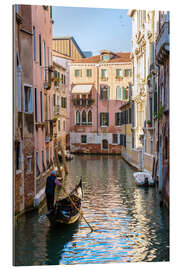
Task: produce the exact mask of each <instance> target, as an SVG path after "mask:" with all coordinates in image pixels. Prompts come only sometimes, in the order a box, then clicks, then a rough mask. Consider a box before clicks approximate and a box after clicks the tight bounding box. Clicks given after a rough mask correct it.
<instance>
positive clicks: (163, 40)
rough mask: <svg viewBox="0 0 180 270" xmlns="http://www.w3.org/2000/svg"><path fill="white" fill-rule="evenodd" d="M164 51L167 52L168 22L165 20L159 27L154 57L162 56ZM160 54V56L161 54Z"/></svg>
mask: <svg viewBox="0 0 180 270" xmlns="http://www.w3.org/2000/svg"><path fill="white" fill-rule="evenodd" d="M163 51H164V52H167V53H168V52H169V23H168V22H165V23H164V24H163V26H162V28H161V31H160V33H159V36H158V38H157V41H156V49H155V53H156V57H158V58H162V57H163V56H164V53H163ZM161 54H162V56H161Z"/></svg>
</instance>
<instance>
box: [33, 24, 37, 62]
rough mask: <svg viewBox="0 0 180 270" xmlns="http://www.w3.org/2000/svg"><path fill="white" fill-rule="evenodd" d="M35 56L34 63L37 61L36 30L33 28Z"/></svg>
mask: <svg viewBox="0 0 180 270" xmlns="http://www.w3.org/2000/svg"><path fill="white" fill-rule="evenodd" d="M33 54H34V61H35V60H36V28H35V26H33Z"/></svg>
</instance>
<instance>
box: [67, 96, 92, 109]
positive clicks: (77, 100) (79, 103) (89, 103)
mask: <svg viewBox="0 0 180 270" xmlns="http://www.w3.org/2000/svg"><path fill="white" fill-rule="evenodd" d="M72 102H73V105H74V106H82V107H85V106H92V105H93V104H94V99H82V98H75V99H73V100H72Z"/></svg>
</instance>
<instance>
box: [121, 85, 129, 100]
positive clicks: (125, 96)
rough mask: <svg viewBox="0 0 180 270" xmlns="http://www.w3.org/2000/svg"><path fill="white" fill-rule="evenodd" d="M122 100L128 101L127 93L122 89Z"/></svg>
mask: <svg viewBox="0 0 180 270" xmlns="http://www.w3.org/2000/svg"><path fill="white" fill-rule="evenodd" d="M122 99H123V100H125V99H128V91H127V90H126V89H125V88H124V87H123V91H122Z"/></svg>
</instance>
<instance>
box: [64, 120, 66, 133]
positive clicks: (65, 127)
mask: <svg viewBox="0 0 180 270" xmlns="http://www.w3.org/2000/svg"><path fill="white" fill-rule="evenodd" d="M63 130H64V131H65V130H66V121H65V120H64V121H63Z"/></svg>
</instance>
